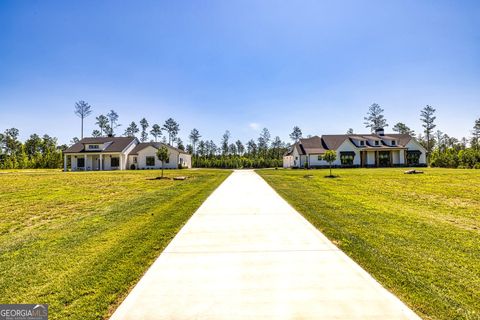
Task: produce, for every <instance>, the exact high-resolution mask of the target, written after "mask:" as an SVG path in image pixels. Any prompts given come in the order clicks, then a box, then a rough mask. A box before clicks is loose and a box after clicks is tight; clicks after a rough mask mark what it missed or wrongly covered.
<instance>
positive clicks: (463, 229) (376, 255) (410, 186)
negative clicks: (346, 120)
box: [258, 168, 480, 320]
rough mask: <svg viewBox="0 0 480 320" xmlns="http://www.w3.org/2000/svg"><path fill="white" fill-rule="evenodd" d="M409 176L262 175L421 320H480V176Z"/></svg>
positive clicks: (398, 172)
mask: <svg viewBox="0 0 480 320" xmlns="http://www.w3.org/2000/svg"><path fill="white" fill-rule="evenodd" d="M403 170H404V169H393V168H392V169H343V170H341V169H334V170H333V174H334V175H338V176H339V177H338V178H336V179H329V178H325V177H324V176H326V175H328V170H308V171H306V170H259V171H258V172H259V174H260V175H261V176H262V177H263V178H264V179H265V180H266V181H267V182H268V183H269V184H270V185H271V186H272V187H274V188H275V189H276V190H277V191H278V192H279V193H280V194H281V195H282V196H283V197H284V198H285V199H286V200H287V201H288V202H290V203H291V204H292V205H293V206H294V207H295V208H296V209H297V210H298V211H299V212H301V213H302V214H303V215H304V216H305V217H306V218H307V219H308V220H309V221H310V222H311V223H312V224H313V225H315V226H316V227H317V228H318V229H319V230H321V231H322V232H323V233H324V234H325V235H326V236H328V237H329V238H330V239H331V240H332V241H333V242H334V243H335V244H336V245H338V246H339V247H340V248H341V249H342V250H343V251H344V252H346V253H347V254H348V255H349V256H351V257H352V258H353V259H354V260H355V261H357V262H358V263H359V264H360V265H362V266H363V267H364V268H365V269H366V270H367V271H369V272H370V273H371V274H372V275H373V276H374V277H375V278H376V279H377V280H378V281H379V282H380V283H382V284H383V285H384V286H385V287H387V288H388V289H390V290H391V291H392V292H394V293H395V294H396V295H397V296H399V297H400V298H401V299H402V300H403V301H404V302H406V303H407V304H408V305H409V306H410V307H412V308H413V309H414V310H415V311H416V312H417V313H418V314H419V315H420V316H421V317H423V318H425V319H449V320H450V319H480V170H460V169H427V168H425V169H424V171H425V174H423V175H405V174H403ZM309 175H311V176H310V177H309Z"/></svg>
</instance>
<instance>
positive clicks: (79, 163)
mask: <svg viewBox="0 0 480 320" xmlns="http://www.w3.org/2000/svg"><path fill="white" fill-rule="evenodd" d="M77 167H78V168H85V158H77Z"/></svg>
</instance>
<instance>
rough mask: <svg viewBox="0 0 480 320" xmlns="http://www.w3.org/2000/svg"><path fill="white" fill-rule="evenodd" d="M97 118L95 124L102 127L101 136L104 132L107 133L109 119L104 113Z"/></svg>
mask: <svg viewBox="0 0 480 320" xmlns="http://www.w3.org/2000/svg"><path fill="white" fill-rule="evenodd" d="M95 119H96V120H97V122H95V124H96V125H97V126H98V127H99V128H100V136H103V133H107V129H108V122H109V120H108V118H107V117H106V116H104V115H103V114H101V115H99V116H98V117H96V118H95Z"/></svg>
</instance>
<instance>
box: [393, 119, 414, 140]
mask: <svg viewBox="0 0 480 320" xmlns="http://www.w3.org/2000/svg"><path fill="white" fill-rule="evenodd" d="M392 130H393V131H395V132H398V133H400V134H409V135H411V136H412V137H414V136H415V131H413V130H412V129H410V128H409V127H407V125H406V124H405V123H403V122H397V123H396V124H395V125H394V126H393V128H392Z"/></svg>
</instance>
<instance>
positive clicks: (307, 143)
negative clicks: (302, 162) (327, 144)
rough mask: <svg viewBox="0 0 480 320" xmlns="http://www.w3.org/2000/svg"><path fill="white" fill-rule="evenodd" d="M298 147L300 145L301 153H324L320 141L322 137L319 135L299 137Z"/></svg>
mask: <svg viewBox="0 0 480 320" xmlns="http://www.w3.org/2000/svg"><path fill="white" fill-rule="evenodd" d="M300 147H302V149H303V150H302V151H304V153H303V154H305V153H309V154H316V153H317V154H318V153H325V151H326V150H325V148H324V146H323V143H322V138H320V137H319V136H314V137H311V138H305V139H300Z"/></svg>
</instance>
